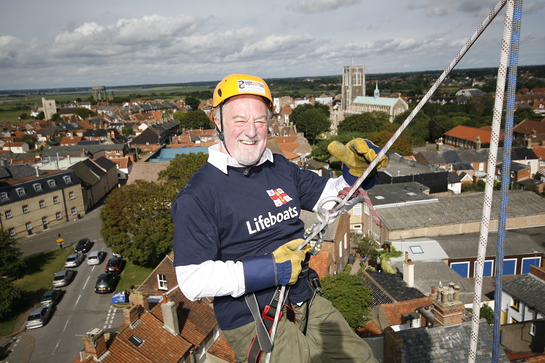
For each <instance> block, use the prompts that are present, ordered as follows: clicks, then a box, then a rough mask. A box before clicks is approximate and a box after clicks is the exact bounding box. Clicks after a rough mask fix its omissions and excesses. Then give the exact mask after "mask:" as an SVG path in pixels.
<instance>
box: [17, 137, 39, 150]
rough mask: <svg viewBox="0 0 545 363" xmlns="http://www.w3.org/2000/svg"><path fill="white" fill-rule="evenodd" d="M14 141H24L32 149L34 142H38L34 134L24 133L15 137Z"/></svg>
mask: <svg viewBox="0 0 545 363" xmlns="http://www.w3.org/2000/svg"><path fill="white" fill-rule="evenodd" d="M16 141H20V142H26V143H27V144H28V146H29V147H30V148H31V149H34V147H35V146H36V142H38V138H37V137H36V136H34V135H29V134H24V135H23V136H21V137H20V138H18V139H16Z"/></svg>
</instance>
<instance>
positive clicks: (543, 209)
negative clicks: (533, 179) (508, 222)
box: [369, 186, 545, 231]
mask: <svg viewBox="0 0 545 363" xmlns="http://www.w3.org/2000/svg"><path fill="white" fill-rule="evenodd" d="M377 187H378V186H375V187H374V188H373V189H371V190H370V192H369V195H370V196H371V195H372V194H373V193H374V191H375V189H376V188H377ZM483 199H484V193H469V194H468V193H463V194H458V195H452V196H446V197H437V199H436V200H435V201H430V202H429V203H425V204H405V205H391V206H384V205H379V204H378V203H376V201H375V200H373V198H371V200H372V202H373V205H374V206H375V210H376V211H377V213H378V215H379V218H380V220H381V221H382V223H383V225H384V226H385V227H387V228H388V229H389V230H391V231H392V230H408V229H418V228H423V227H432V226H446V225H452V224H460V223H469V222H480V221H481V220H482V212H483V211H482V209H483ZM492 199H493V200H492V209H491V219H498V216H499V205H500V192H499V191H498V192H494V193H493V198H492ZM392 206H394V207H393V208H392ZM506 212H507V217H508V218H514V217H525V216H537V215H545V200H544V199H543V198H541V197H540V196H539V195H537V194H535V193H533V192H528V191H510V192H509V204H508V208H507V211H506Z"/></svg>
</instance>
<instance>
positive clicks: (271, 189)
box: [172, 74, 387, 363]
mask: <svg viewBox="0 0 545 363" xmlns="http://www.w3.org/2000/svg"><path fill="white" fill-rule="evenodd" d="M213 107H214V110H213V120H214V122H215V125H216V131H217V134H218V138H219V143H218V144H216V145H214V146H212V147H210V149H209V158H208V162H207V163H206V164H205V165H204V166H203V167H202V168H201V169H199V170H198V171H197V172H196V173H195V174H194V175H193V177H192V178H191V179H190V180H189V182H188V183H187V184H186V186H185V187H184V188H183V190H182V191H181V192H180V194H179V195H178V197H177V198H176V199H175V201H174V203H173V206H172V218H173V220H174V225H175V232H174V253H175V261H174V264H175V266H176V274H177V277H178V283H179V286H180V289H181V290H182V292H183V293H184V294H185V296H186V297H187V298H188V299H190V300H197V299H200V298H203V297H214V312H215V315H216V318H217V320H218V324H219V326H220V328H221V329H222V331H223V333H224V335H225V337H226V339H227V341H228V342H229V344H230V345H231V347H232V348H233V350H234V351H235V355H236V356H235V358H236V360H237V361H239V362H243V361H251V362H256V361H259V360H260V358H262V357H265V356H266V355H261V351H260V347H261V343H262V342H263V341H262V339H261V338H262V336H257V339H253V338H254V336H255V335H256V331H259V330H260V327H261V326H262V325H261V321H260V320H261V318H260V317H259V315H260V313H262V312H263V309H264V308H265V307H266V306H268V305H272V304H271V301H272V300H273V296H274V295H275V292H276V293H278V291H279V289H278V288H277V287H278V286H280V285H283V286H286V285H287V286H289V293H288V300H287V301H288V303H287V304H286V305H287V306H288V307H289V309H290V310H291V309H293V310H294V311H295V316H296V320H295V323H293V322H292V321H291V320H293V319H291V320H290V319H289V318H288V315H290V314H287V313H286V314H283V316H282V318H280V319H279V321H278V322H277V325H275V329H276V330H275V334H274V346H273V347H274V349H273V350H272V352H271V353H270V354H271V355H270V357H269V358H270V360H271V361H272V362H297V363H302V362H337V361H345V362H376V360H375V359H374V357H373V356H372V352H371V350H370V348H369V346H368V345H367V344H366V343H365V342H364V341H363V340H362V339H360V338H359V337H358V336H357V335H356V334H355V333H354V332H353V331H352V330H351V328H350V326H349V325H348V323H347V322H346V321H345V320H344V319H343V317H342V315H341V314H340V313H339V312H338V311H337V310H336V309H335V308H333V306H332V305H331V303H330V302H329V301H327V300H326V299H324V298H322V297H321V296H319V295H315V296H314V294H313V291H312V289H310V288H309V283H308V279H307V278H299V275H300V273H301V271H302V262H304V260H305V257H306V256H305V251H306V250H308V247H305V248H303V249H300V248H299V247H301V246H300V245H301V242H303V239H302V238H303V233H304V225H303V222H302V221H301V220H300V219H299V215H300V213H301V210H302V209H306V210H312V209H313V208H315V207H316V205H317V204H318V201H319V200H320V199H321V198H323V197H326V196H336V195H337V194H338V192H339V191H340V190H342V189H343V188H345V187H348V186H350V184H348V183H347V181H345V178H347V179H349V180H351V182H353V181H355V180H356V179H357V177H356V175H358V176H359V174H357V173H356V174H355V173H354V170H349V169H348V168H345V171H346V175H345V176H344V177H341V178H337V179H326V178H322V177H319V176H318V175H316V174H315V173H312V172H310V171H306V170H300V169H299V167H298V166H297V165H295V164H293V163H291V162H289V161H287V160H286V159H285V158H284V157H282V156H280V155H273V154H272V152H271V151H270V149H268V148H267V147H266V146H267V134H268V123H269V119H270V117H271V113H272V112H273V99H272V97H271V93H270V90H269V88H268V86H267V84H266V83H265V82H264V81H263V80H262V79H261V78H259V77H254V76H249V75H237V74H234V75H230V76H228V77H226V78H224V79H223V80H222V81H221V82H220V83H219V84H218V85H217V87H216V89H215V90H214V95H213ZM347 146H348V147H345V146H344V145H342V144H333V145H332V148H331V150H333V153H334V154H336V155H337V156H338V157H339V158H340V159H341V161H344V162H345V164H348V165H349V166H351V167H352V169H356V170H357V172H358V173H361V172H362V171H363V170H364V168H365V166H366V165H367V162H369V161H370V160H372V159H373V158H374V156H375V155H376V154H375V151H378V150H379V149H378V147H376V146H375V145H373V144H372V143H370V142H367V141H365V140H362V139H357V140H354V142H353V143H352V144H351V145H347ZM351 150H354V151H356V153H354V152H353V151H351ZM386 164H387V158H384V159H383V160H381V163H380V166H384V165H386ZM350 172H351V173H352V175H350ZM372 183H374V179H373V178H371V179H369V180H366V181H365V182H364V184H365V185H368V186H371V185H372ZM356 202H357V201H356ZM352 204H354V203H352ZM248 297H251V298H250V299H248ZM310 300H312V303H309V301H310ZM252 301H256V302H257V305H258V307H257V309H259V312H257V317H256V319H257V321H254V317H255V314H254V316H253V315H252V311H253V310H251V305H252V304H251V302H252ZM309 305H310V306H309ZM255 309H256V307H254V310H255ZM309 309H310V310H309ZM284 310H286V312H287V310H288V309H287V308H284ZM254 313H255V311H254ZM265 320H266V319H265ZM261 330H262V329H261ZM266 330H267V329H266ZM261 333H262V331H261ZM265 340H266V339H265ZM255 344H259V346H257V351H258V352H259V353H258V355H257V356H256V354H255V352H254V353H249V351H252V350H253V349H255V347H256V345H255ZM265 346H266V344H265ZM264 350H266V349H265V348H264ZM262 361H265V359H263V360H262Z"/></svg>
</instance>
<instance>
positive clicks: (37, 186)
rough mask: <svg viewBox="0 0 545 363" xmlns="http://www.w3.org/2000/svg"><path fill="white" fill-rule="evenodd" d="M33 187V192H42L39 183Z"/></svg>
mask: <svg viewBox="0 0 545 363" xmlns="http://www.w3.org/2000/svg"><path fill="white" fill-rule="evenodd" d="M32 186H33V187H34V190H35V191H37V192H41V191H42V184H40V183H34V184H33V185H32Z"/></svg>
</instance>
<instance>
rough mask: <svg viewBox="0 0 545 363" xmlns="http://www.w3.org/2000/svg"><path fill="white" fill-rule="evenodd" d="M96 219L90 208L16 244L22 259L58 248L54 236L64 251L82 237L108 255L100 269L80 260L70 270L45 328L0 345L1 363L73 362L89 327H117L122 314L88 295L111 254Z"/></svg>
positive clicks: (106, 299) (104, 298) (106, 297)
mask: <svg viewBox="0 0 545 363" xmlns="http://www.w3.org/2000/svg"><path fill="white" fill-rule="evenodd" d="M99 214H100V209H95V210H93V211H91V212H90V213H88V214H87V215H85V216H84V217H83V218H82V219H78V220H75V221H70V222H67V223H64V224H63V225H61V226H57V227H55V228H51V229H49V230H44V231H41V232H39V233H36V234H34V235H32V236H28V237H23V238H21V239H20V242H19V246H20V248H21V251H22V252H23V256H29V255H32V254H35V253H38V252H43V251H49V250H51V249H54V248H58V246H57V243H56V242H55V240H56V239H57V238H58V234H59V233H60V234H61V236H62V238H64V240H65V242H64V245H65V246H68V245H73V244H75V243H76V242H77V241H78V240H79V239H80V238H82V237H88V238H89V239H91V241H93V242H94V243H93V246H92V248H91V250H104V251H107V253H108V255H107V256H106V259H105V260H104V261H103V262H102V263H101V264H100V265H95V266H88V265H87V262H86V260H85V261H84V262H83V263H82V264H81V265H80V266H78V267H76V268H74V270H75V271H77V274H76V277H75V278H74V280H73V281H72V283H70V285H68V286H65V287H62V288H61V289H63V290H65V291H66V292H65V294H64V296H63V298H62V300H61V302H60V303H59V305H58V306H57V309H56V310H55V312H54V314H53V316H52V318H51V319H50V321H49V322H48V323H47V325H45V326H44V327H42V328H38V329H33V330H24V331H22V332H20V333H19V334H16V335H15V336H13V337H10V338H4V339H1V340H0V347H2V348H0V352H1V353H4V356H1V355H0V359H3V360H2V362H6V363H15V362H17V363H27V362H28V363H64V362H66V363H68V362H73V361H74V360H75V359H76V358H78V357H79V352H80V351H81V350H83V342H82V340H81V337H82V336H83V335H85V333H86V332H87V331H89V330H91V329H93V328H102V329H105V330H106V331H107V330H108V329H114V328H116V327H119V326H120V325H122V324H123V320H124V319H123V311H122V310H119V309H116V308H114V307H113V306H112V305H111V296H112V295H111V294H96V293H95V292H94V286H95V282H96V278H97V276H98V275H99V274H100V273H101V272H103V269H104V266H105V264H106V261H107V260H108V258H110V257H111V251H110V250H109V249H108V248H106V246H105V245H104V241H103V239H102V237H101V236H100V226H101V222H100V218H99ZM51 278H53V276H51ZM6 355H7V356H6Z"/></svg>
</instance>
